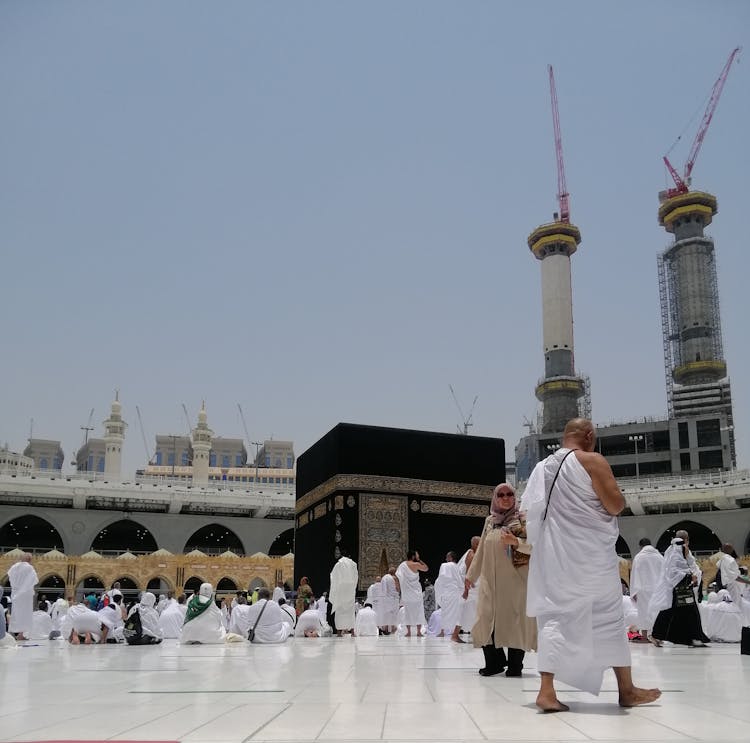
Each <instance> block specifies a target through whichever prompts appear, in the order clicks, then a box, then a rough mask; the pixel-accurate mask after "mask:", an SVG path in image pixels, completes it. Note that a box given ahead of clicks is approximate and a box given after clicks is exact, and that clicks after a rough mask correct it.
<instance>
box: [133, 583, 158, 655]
mask: <svg viewBox="0 0 750 743" xmlns="http://www.w3.org/2000/svg"><path fill="white" fill-rule="evenodd" d="M136 612H138V616H139V617H140V620H141V634H140V637H138V636H136V637H128V633H127V631H125V637H126V639H127V642H128V645H156V644H157V643H160V642H161V641H162V639H163V637H162V634H161V629H160V627H159V614H158V612H157V611H156V596H154V594H153V593H151V591H144V592H143V593H142V594H141V600H140V601H139V602H138V603H137V604H134V605H133V606H132V607H131V608H130V611H129V612H128V620H129V619H130V618H131V617H132V616H133V615H134V614H135V613H136ZM126 623H127V622H126Z"/></svg>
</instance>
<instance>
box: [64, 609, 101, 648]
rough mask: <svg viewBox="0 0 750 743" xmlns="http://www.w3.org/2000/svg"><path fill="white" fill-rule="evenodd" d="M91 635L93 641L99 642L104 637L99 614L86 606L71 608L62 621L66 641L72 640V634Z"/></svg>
mask: <svg viewBox="0 0 750 743" xmlns="http://www.w3.org/2000/svg"><path fill="white" fill-rule="evenodd" d="M73 632H75V634H77V635H85V634H90V635H91V639H92V640H94V641H95V642H99V638H100V637H101V636H102V622H101V619H100V618H99V614H98V613H97V612H95V611H94V610H93V609H89V607H88V606H86V605H84V604H75V605H74V606H71V607H70V608H69V609H68V611H67V613H66V615H65V618H64V619H63V621H62V629H61V633H62V636H63V638H64V639H65V640H70V635H71V633H73Z"/></svg>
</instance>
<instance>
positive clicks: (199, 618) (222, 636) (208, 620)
mask: <svg viewBox="0 0 750 743" xmlns="http://www.w3.org/2000/svg"><path fill="white" fill-rule="evenodd" d="M213 593H214V589H213V586H212V585H211V584H210V583H201V587H200V589H199V590H198V593H196V594H194V595H193V596H192V597H191V598H190V601H188V608H187V614H186V615H185V624H184V625H183V626H182V634H181V635H180V642H181V643H182V644H183V645H216V644H219V643H223V642H224V641H225V640H226V636H227V631H226V630H225V629H224V623H223V621H222V617H221V610H220V609H219V607H218V606H216V602H215V601H214V600H213Z"/></svg>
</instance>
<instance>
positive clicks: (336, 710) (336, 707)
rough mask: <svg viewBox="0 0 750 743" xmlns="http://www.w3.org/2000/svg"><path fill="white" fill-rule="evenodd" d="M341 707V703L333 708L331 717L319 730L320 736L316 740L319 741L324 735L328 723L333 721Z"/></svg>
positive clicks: (337, 703)
mask: <svg viewBox="0 0 750 743" xmlns="http://www.w3.org/2000/svg"><path fill="white" fill-rule="evenodd" d="M339 707H341V702H336V706H335V707H334V708H333V712H331V714H330V715H328V717H327V718H326V721H325V722H324V723H323V727H322V728H320V730H318V734H317V735H316V736H315V740H318V739H319V738H320V736H321V735H322V734H323V731H324V730H325V729H326V727H327V726H328V723H329V722H330V721H331V720H332V719H333V716H334V715H335V714H336V713H337V712H338V711H339Z"/></svg>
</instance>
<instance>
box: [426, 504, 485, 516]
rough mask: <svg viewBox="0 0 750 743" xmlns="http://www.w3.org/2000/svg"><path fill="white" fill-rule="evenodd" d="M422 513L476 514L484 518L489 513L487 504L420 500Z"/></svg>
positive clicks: (447, 514)
mask: <svg viewBox="0 0 750 743" xmlns="http://www.w3.org/2000/svg"><path fill="white" fill-rule="evenodd" d="M422 513H439V514H444V515H445V516H477V517H479V518H484V517H485V516H488V515H489V509H488V507H487V506H477V505H474V504H473V503H450V502H447V501H436V500H425V501H422Z"/></svg>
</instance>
